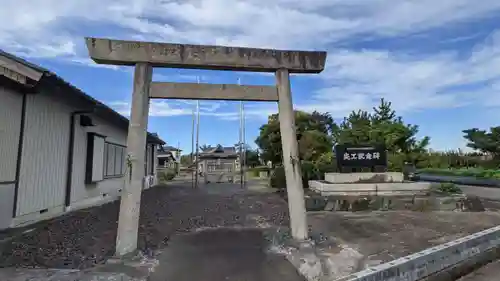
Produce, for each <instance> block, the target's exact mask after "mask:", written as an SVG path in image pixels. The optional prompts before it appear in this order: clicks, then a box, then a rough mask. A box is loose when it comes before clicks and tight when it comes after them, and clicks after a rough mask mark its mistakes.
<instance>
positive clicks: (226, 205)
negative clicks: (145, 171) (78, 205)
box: [0, 185, 288, 269]
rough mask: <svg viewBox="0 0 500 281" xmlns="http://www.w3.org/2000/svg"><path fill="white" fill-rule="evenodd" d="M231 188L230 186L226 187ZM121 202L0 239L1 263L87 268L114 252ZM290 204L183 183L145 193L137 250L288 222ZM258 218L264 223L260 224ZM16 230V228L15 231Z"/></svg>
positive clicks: (276, 198) (260, 195)
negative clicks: (218, 230) (220, 229)
mask: <svg viewBox="0 0 500 281" xmlns="http://www.w3.org/2000/svg"><path fill="white" fill-rule="evenodd" d="M225 188H231V187H225ZM118 210H119V202H113V203H109V204H106V205H103V206H98V207H93V208H90V209H86V210H81V211H76V212H73V213H71V214H68V215H66V216H64V217H60V218H57V219H53V220H49V221H45V222H41V223H37V224H36V225H32V226H31V228H33V229H34V230H33V231H31V232H29V233H17V235H16V236H15V237H13V238H12V239H10V240H9V239H6V240H4V241H3V242H2V243H0V251H1V253H0V254H1V259H0V267H10V266H17V267H44V268H45V267H47V268H66V269H69V268H71V269H83V268H89V267H92V266H94V265H96V264H102V263H104V262H105V261H106V260H107V259H108V258H109V257H110V256H112V255H113V254H114V248H115V238H116V229H117V220H118ZM287 210H288V209H287V205H286V202H284V201H283V200H282V199H281V198H280V197H279V196H277V195H275V194H263V193H242V192H240V193H234V192H222V193H218V192H211V193H207V192H206V191H204V190H203V189H199V190H194V189H192V188H190V187H188V186H184V185H169V186H168V187H162V186H158V187H154V188H151V189H149V190H146V191H144V192H143V194H142V208H141V217H140V226H139V239H138V245H139V249H141V250H142V251H144V252H145V253H146V254H148V253H151V252H152V251H154V250H156V249H158V248H159V247H162V246H164V245H165V244H166V243H168V240H169V238H170V236H171V235H172V234H175V233H182V232H190V231H193V230H196V229H200V228H207V227H208V228H209V227H217V226H247V225H252V226H256V224H257V223H262V220H264V221H266V222H267V223H268V224H270V225H288V211H287ZM255 217H259V218H260V219H259V220H260V221H259V222H256V221H255V219H252V218H255ZM14 233H15V231H14Z"/></svg>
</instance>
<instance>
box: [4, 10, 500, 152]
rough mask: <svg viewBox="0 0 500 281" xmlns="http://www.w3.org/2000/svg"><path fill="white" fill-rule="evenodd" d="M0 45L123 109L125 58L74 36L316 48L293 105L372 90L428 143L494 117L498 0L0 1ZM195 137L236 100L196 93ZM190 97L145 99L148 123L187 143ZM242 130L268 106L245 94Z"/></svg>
mask: <svg viewBox="0 0 500 281" xmlns="http://www.w3.org/2000/svg"><path fill="white" fill-rule="evenodd" d="M0 6H1V7H2V9H1V10H0V18H2V20H3V22H8V23H10V24H9V25H2V26H0V48H2V49H3V50H5V51H8V52H12V53H14V54H17V55H20V56H22V57H24V58H26V59H28V60H29V61H32V62H34V63H37V64H40V65H42V66H44V67H47V68H49V69H51V70H53V71H54V72H56V73H58V74H59V75H60V76H62V77H63V78H64V79H66V80H67V81H69V82H71V83H72V84H74V85H75V86H77V87H79V88H81V89H82V90H84V91H85V92H86V93H88V94H89V95H91V96H93V97H95V98H97V99H99V100H101V101H103V102H105V103H106V104H108V105H110V106H112V107H113V108H115V109H116V110H118V111H119V112H122V113H123V114H125V115H127V114H128V112H129V107H130V106H129V100H130V95H131V91H132V90H131V85H132V71H133V69H132V68H130V67H111V66H104V65H96V64H94V63H93V62H92V61H91V60H90V59H89V58H88V54H87V51H86V48H85V45H84V40H83V37H84V36H93V37H108V38H115V39H129V40H148V41H158V42H172V43H194V44H217V45H230V46H248V47H260V48H278V49H304V50H326V51H328V59H327V63H326V69H325V71H324V72H323V73H321V74H319V75H296V76H292V91H293V99H294V104H295V106H296V108H298V109H301V110H306V111H312V110H318V111H321V112H330V113H331V114H332V115H333V116H334V117H335V118H338V119H341V118H343V117H344V116H346V115H347V114H348V113H349V112H350V111H352V110H357V109H370V108H371V107H372V106H374V105H376V104H377V103H378V100H379V99H380V98H381V97H384V98H386V99H387V100H389V101H391V102H392V103H393V105H394V108H395V109H396V110H397V112H398V113H399V114H400V115H402V116H403V117H404V120H405V121H406V122H408V123H411V124H417V125H419V126H420V135H422V136H423V135H428V136H430V137H431V147H432V148H433V149H437V150H446V149H456V148H464V147H465V142H464V140H463V138H462V133H461V131H462V130H463V129H467V128H472V127H479V128H488V127H491V126H496V125H500V114H498V112H499V109H500V96H499V95H500V22H499V21H498V17H499V16H500V1H497V0H482V1H472V0H440V1H434V0H433V1H431V0H419V1H411V0H370V1H368V0H310V1H303V0H265V1H264V0H183V1H175V0H120V1H118V0H99V1H97V0H86V1H76V0H67V1H60V0H39V1H19V0H16V1H14V0H0ZM153 79H154V80H155V81H170V82H195V81H197V80H198V79H199V80H200V81H201V82H204V83H237V81H238V79H240V80H241V83H242V84H256V85H271V84H273V83H274V77H273V76H272V75H270V74H254V73H240V72H220V71H195V70H182V69H155V72H154V77H153ZM200 104H201V122H200V144H212V145H214V144H217V143H220V144H224V145H232V144H234V143H236V142H237V141H238V126H239V120H238V107H239V103H238V102H211V101H201V103H200ZM194 107H195V104H194V102H193V101H182V100H179V101H161V100H155V101H152V104H151V109H150V118H149V130H150V131H152V132H158V133H159V134H160V136H161V137H162V138H163V139H164V140H166V141H167V142H168V143H169V144H170V145H174V146H177V145H178V143H180V146H181V148H183V149H184V150H185V151H187V152H189V151H190V149H191V113H192V110H193V109H194ZM245 111H246V128H247V130H246V139H247V142H248V143H249V144H251V145H255V144H254V142H253V141H254V139H255V137H256V136H257V135H258V129H259V127H260V126H261V125H262V124H264V123H265V122H266V119H267V116H268V115H269V114H272V113H275V112H276V111H277V106H276V105H275V104H272V103H250V102H247V103H245Z"/></svg>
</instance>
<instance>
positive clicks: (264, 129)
mask: <svg viewBox="0 0 500 281" xmlns="http://www.w3.org/2000/svg"><path fill="white" fill-rule="evenodd" d="M295 127H296V131H297V140H298V142H299V154H300V158H301V159H302V160H306V161H312V160H315V159H316V158H317V157H319V156H320V155H321V154H323V153H326V152H331V151H332V148H333V139H332V137H331V132H332V131H333V129H334V127H335V123H334V122H333V118H332V117H331V116H330V114H328V113H319V112H313V113H306V112H302V111H295ZM255 143H256V144H257V146H258V147H259V148H260V150H261V152H262V153H261V158H262V159H263V160H264V161H265V162H267V161H271V162H272V163H273V164H279V163H281V162H282V157H283V151H282V148H281V135H280V123H279V118H278V114H273V115H271V116H269V118H268V122H267V124H264V125H262V126H261V127H260V134H259V136H258V137H257V139H256V140H255Z"/></svg>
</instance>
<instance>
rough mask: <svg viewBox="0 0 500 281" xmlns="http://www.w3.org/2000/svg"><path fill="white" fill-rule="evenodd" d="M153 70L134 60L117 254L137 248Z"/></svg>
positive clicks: (147, 65)
mask: <svg viewBox="0 0 500 281" xmlns="http://www.w3.org/2000/svg"><path fill="white" fill-rule="evenodd" d="M152 72H153V71H152V67H151V65H149V64H147V63H137V64H136V66H135V72H134V90H133V93H132V110H131V113H130V123H129V128H128V137H127V159H126V161H127V163H126V164H127V169H126V173H125V186H124V188H123V193H122V196H121V202H120V214H119V219H118V233H117V236H116V255H117V256H122V255H125V254H128V253H131V252H133V251H135V250H136V249H137V232H138V227H139V215H140V207H141V192H142V189H143V184H144V176H145V173H144V172H145V171H144V163H145V159H144V155H145V150H146V136H147V131H146V130H147V127H148V113H149V88H150V84H151V79H152Z"/></svg>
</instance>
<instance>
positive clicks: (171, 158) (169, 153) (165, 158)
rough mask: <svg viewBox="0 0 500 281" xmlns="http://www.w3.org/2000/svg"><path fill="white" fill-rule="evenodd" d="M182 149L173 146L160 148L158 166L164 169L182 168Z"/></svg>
mask: <svg viewBox="0 0 500 281" xmlns="http://www.w3.org/2000/svg"><path fill="white" fill-rule="evenodd" d="M181 152H182V149H178V148H175V147H173V146H168V145H165V146H160V147H159V148H158V153H157V157H158V166H159V167H163V168H176V169H178V168H179V167H180V161H181Z"/></svg>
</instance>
